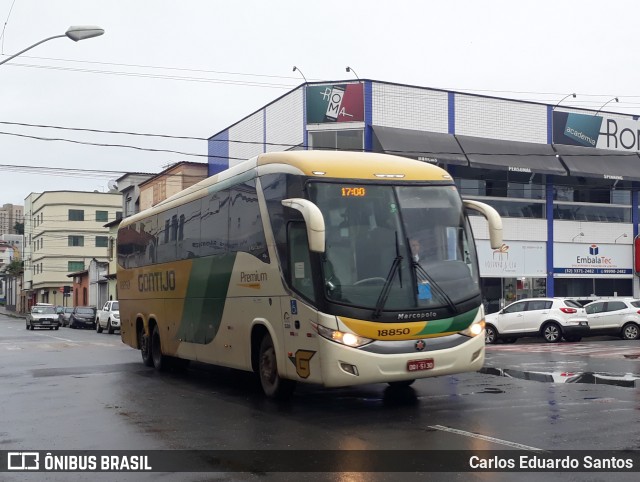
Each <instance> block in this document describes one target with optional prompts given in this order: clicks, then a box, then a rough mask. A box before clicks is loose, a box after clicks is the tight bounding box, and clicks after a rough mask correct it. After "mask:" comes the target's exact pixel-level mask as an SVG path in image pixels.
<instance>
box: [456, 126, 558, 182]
mask: <svg viewBox="0 0 640 482" xmlns="http://www.w3.org/2000/svg"><path fill="white" fill-rule="evenodd" d="M456 138H457V139H458V142H460V146H461V147H462V150H463V151H464V153H465V154H466V155H467V159H469V164H470V165H471V167H480V168H485V169H500V170H505V171H515V172H530V173H536V174H553V175H555V176H566V175H567V171H566V169H565V168H564V167H563V166H562V163H560V161H559V159H558V158H557V157H556V153H555V151H554V150H553V148H552V147H551V146H550V145H549V144H537V143H533V142H515V141H501V140H498V139H486V138H483V137H472V136H462V135H456Z"/></svg>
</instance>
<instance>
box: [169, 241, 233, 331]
mask: <svg viewBox="0 0 640 482" xmlns="http://www.w3.org/2000/svg"><path fill="white" fill-rule="evenodd" d="M235 260H236V253H232V254H228V255H225V256H222V257H215V256H211V257H207V258H198V259H194V260H193V264H192V268H191V274H190V276H189V286H188V287H187V294H186V296H185V300H184V308H183V311H182V321H181V322H180V329H179V330H178V338H180V339H181V340H182V341H187V342H190V343H202V344H205V343H209V342H211V341H212V340H213V339H214V338H215V337H216V333H218V329H219V328H220V322H221V320H222V312H223V311H224V303H225V299H226V297H227V291H228V289H229V281H230V280H231V271H232V270H233V265H234V263H235Z"/></svg>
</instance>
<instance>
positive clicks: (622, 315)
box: [584, 299, 640, 340]
mask: <svg viewBox="0 0 640 482" xmlns="http://www.w3.org/2000/svg"><path fill="white" fill-rule="evenodd" d="M584 309H585V310H586V311H587V318H588V319H589V326H590V327H591V333H590V334H591V335H616V336H620V337H621V338H622V339H623V340H637V339H638V338H640V300H634V299H625V300H622V299H618V300H606V301H605V300H602V301H593V302H591V303H589V304H587V305H585V306H584Z"/></svg>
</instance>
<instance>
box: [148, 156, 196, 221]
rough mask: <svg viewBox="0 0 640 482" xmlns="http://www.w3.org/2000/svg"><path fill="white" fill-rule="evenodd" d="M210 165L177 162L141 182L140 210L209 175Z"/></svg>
mask: <svg viewBox="0 0 640 482" xmlns="http://www.w3.org/2000/svg"><path fill="white" fill-rule="evenodd" d="M207 173H208V165H207V164H205V163H201V162H185V161H182V162H177V163H175V164H173V165H172V166H170V167H168V168H167V169H165V170H164V171H162V172H160V173H158V174H156V175H154V176H153V177H150V178H149V179H148V180H146V181H144V182H142V183H140V185H139V189H140V202H139V204H140V211H143V210H145V209H149V208H150V207H152V206H155V205H156V204H158V203H159V202H160V201H164V200H165V199H167V198H170V197H171V196H173V195H174V194H177V193H179V192H180V191H182V190H183V189H186V188H188V187H190V186H193V185H194V184H196V183H197V182H200V181H202V180H203V179H205V178H206V177H207Z"/></svg>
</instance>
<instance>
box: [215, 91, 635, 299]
mask: <svg viewBox="0 0 640 482" xmlns="http://www.w3.org/2000/svg"><path fill="white" fill-rule="evenodd" d="M639 132H640V122H639V121H638V119H637V118H636V117H634V116H632V115H624V114H618V113H611V112H602V111H599V110H598V111H591V110H586V109H578V108H572V107H569V106H565V105H562V102H560V103H559V104H556V105H547V104H541V103H534V102H526V101H519V100H512V99H503V98H496V97H488V96H479V95H472V94H467V93H460V92H452V91H444V90H437V89H430V88H424V87H418V86H409V85H400V84H392V83H388V82H380V81H372V80H362V81H336V82H322V83H305V84H303V85H301V86H299V87H298V88H296V89H294V90H292V91H291V92H289V93H287V94H285V95H283V96H281V97H280V98H278V99H276V100H274V101H273V102H271V103H270V104H268V105H266V106H264V107H262V108H260V109H258V110H257V111H255V112H254V113H252V114H250V115H249V116H247V117H245V118H243V119H241V120H239V121H238V122H236V123H235V124H233V125H231V126H229V127H228V128H226V129H224V130H222V131H220V132H218V133H216V134H215V135H213V136H212V137H210V138H209V148H208V152H209V175H212V174H215V173H217V172H220V171H221V170H223V169H227V168H228V167H232V166H234V165H235V164H237V163H239V162H241V161H242V160H244V159H248V158H251V157H253V156H256V155H258V154H261V153H263V152H271V151H278V150H289V149H334V150H336V149H337V150H357V151H362V150H364V151H376V152H387V153H390V154H396V155H401V156H405V157H411V158H414V159H417V160H420V161H423V162H430V163H434V164H438V165H440V166H441V167H443V168H445V169H446V170H447V171H449V172H450V173H451V175H452V176H453V177H454V179H456V184H457V186H458V188H459V190H460V192H461V195H462V197H463V198H466V199H478V200H482V201H484V202H486V203H488V204H490V205H492V206H493V207H495V208H496V209H497V210H498V211H499V212H500V214H501V215H502V217H503V223H504V240H505V241H504V245H503V246H502V247H501V248H500V249H497V250H494V249H491V248H490V246H489V242H488V232H487V228H486V225H485V224H484V223H483V222H481V221H480V220H479V218H477V217H472V218H471V224H472V227H473V230H474V233H475V236H476V240H477V250H478V256H479V261H480V267H481V277H482V282H483V288H484V293H485V295H486V298H487V300H486V303H487V306H488V307H489V310H490V311H495V310H497V309H498V308H499V307H501V306H504V305H505V304H507V303H509V302H511V301H514V300H516V299H520V298H523V297H529V296H542V295H546V296H590V295H598V296H613V295H618V296H622V295H625V296H631V295H635V296H639V295H640V291H639V288H638V278H637V276H636V274H635V271H634V266H633V264H634V263H633V259H634V256H633V246H634V243H633V240H634V239H635V237H636V236H637V234H638V219H639V218H638V209H639V203H638V189H639V188H640V169H639V168H640V157H639V155H638V150H639V146H640V139H639V137H640V135H639V134H638V133H639Z"/></svg>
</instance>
